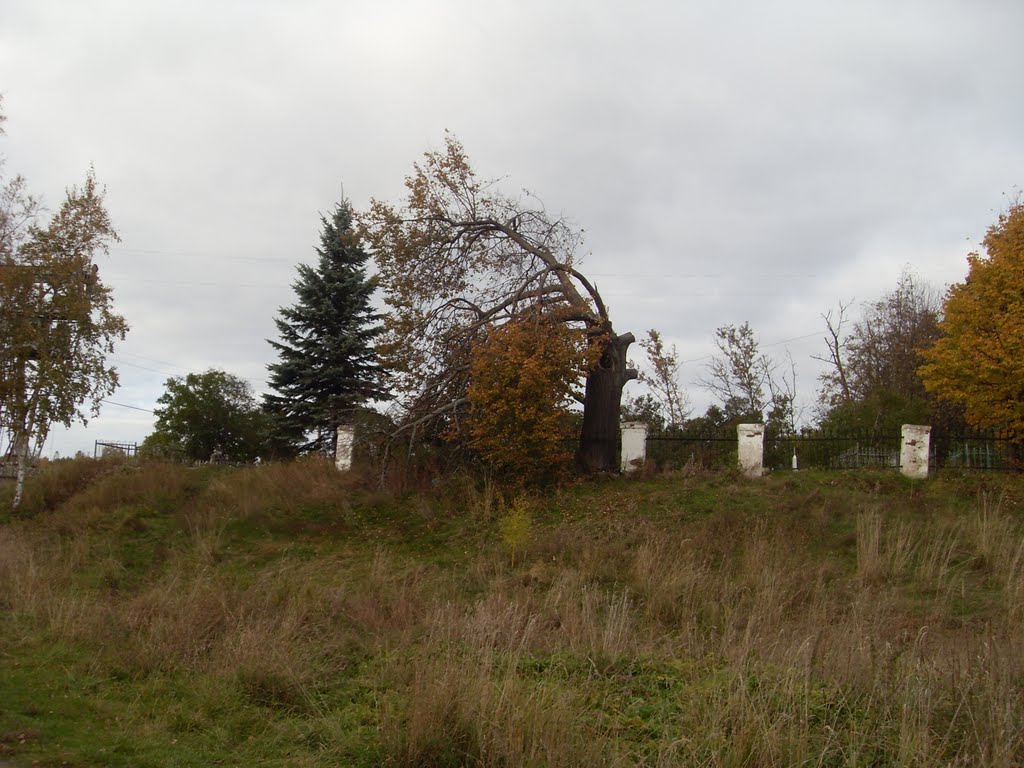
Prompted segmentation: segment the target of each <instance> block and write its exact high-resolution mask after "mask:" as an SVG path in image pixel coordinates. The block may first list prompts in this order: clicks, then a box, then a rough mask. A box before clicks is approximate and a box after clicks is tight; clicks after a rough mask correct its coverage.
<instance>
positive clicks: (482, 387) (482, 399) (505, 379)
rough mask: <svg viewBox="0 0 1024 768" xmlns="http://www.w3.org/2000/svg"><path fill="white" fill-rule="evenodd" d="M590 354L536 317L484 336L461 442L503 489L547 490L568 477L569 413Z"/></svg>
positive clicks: (570, 334)
mask: <svg viewBox="0 0 1024 768" xmlns="http://www.w3.org/2000/svg"><path fill="white" fill-rule="evenodd" d="M590 348H591V347H589V345H588V344H587V338H586V334H585V333H584V332H583V331H582V330H580V329H578V328H573V327H571V326H570V325H567V324H565V323H564V322H562V321H561V320H559V319H558V318H557V316H552V315H550V314H547V313H544V312H542V311H534V312H527V313H524V314H521V315H520V316H518V317H516V318H514V319H512V320H510V321H509V322H506V323H504V324H502V325H499V326H496V327H494V328H491V329H489V330H488V332H487V333H486V334H485V335H483V336H482V337H481V338H480V339H479V340H478V341H477V342H476V343H475V344H474V345H473V351H472V354H471V363H470V378H469V390H468V399H469V405H470V407H469V412H468V426H467V432H468V435H467V436H468V440H467V441H466V442H467V444H468V445H469V447H470V448H472V449H474V450H475V451H477V452H478V453H479V454H480V456H481V457H482V458H483V459H484V460H485V461H486V462H487V463H488V464H490V465H491V466H492V467H493V468H494V469H495V470H496V471H497V472H498V474H499V475H500V476H501V477H502V478H503V479H504V480H505V481H506V482H513V483H516V484H524V485H528V484H535V483H545V482H552V481H556V480H558V479H559V478H560V477H561V476H563V475H564V474H565V473H566V472H567V471H568V470H569V468H570V466H571V463H572V458H573V451H572V439H573V438H574V437H575V435H574V430H573V428H572V418H571V415H570V411H569V407H570V404H571V403H572V401H573V399H574V394H575V385H576V383H577V382H578V381H580V379H581V378H582V377H583V376H585V375H586V371H587V368H588V367H589V364H590V362H591V361H590V360H589V358H588V354H587V353H588V349H590Z"/></svg>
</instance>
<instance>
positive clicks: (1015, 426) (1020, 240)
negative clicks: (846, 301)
mask: <svg viewBox="0 0 1024 768" xmlns="http://www.w3.org/2000/svg"><path fill="white" fill-rule="evenodd" d="M984 244H985V250H986V252H987V256H984V257H983V256H981V255H979V254H977V253H972V254H970V255H969V256H968V257H967V263H968V265H969V271H968V275H967V279H966V280H965V281H964V282H963V283H958V284H955V285H953V286H952V287H950V289H949V293H948V294H947V295H946V301H945V307H944V316H943V319H942V321H941V322H940V324H939V330H940V331H941V333H942V336H941V338H939V340H938V341H937V342H936V343H935V344H934V345H933V346H932V347H931V348H930V349H927V350H924V352H923V357H924V360H925V364H924V365H923V366H922V367H921V370H920V375H921V379H922V381H923V382H924V385H925V387H926V388H927V389H928V391H929V392H931V393H933V394H935V395H936V396H938V397H940V398H942V399H944V400H949V401H951V402H955V403H959V404H960V405H962V406H963V407H964V408H965V411H966V417H967V420H968V422H969V423H971V424H972V425H974V426H976V427H982V428H992V429H1002V430H1006V431H1007V432H1009V433H1010V435H1011V436H1013V437H1014V438H1015V439H1016V440H1018V441H1024V204H1020V203H1018V204H1016V205H1013V206H1011V207H1010V209H1009V210H1008V211H1007V212H1006V213H1004V214H1002V215H1000V217H999V221H998V222H997V223H996V224H995V225H994V226H992V227H991V228H990V229H989V231H988V235H987V236H986V237H985V240H984Z"/></svg>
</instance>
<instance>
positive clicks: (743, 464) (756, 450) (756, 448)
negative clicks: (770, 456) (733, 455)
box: [736, 424, 764, 477]
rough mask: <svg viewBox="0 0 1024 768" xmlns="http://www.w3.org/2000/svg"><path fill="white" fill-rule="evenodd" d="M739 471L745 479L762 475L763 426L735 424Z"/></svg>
mask: <svg viewBox="0 0 1024 768" xmlns="http://www.w3.org/2000/svg"><path fill="white" fill-rule="evenodd" d="M736 434H737V436H738V438H739V465H740V471H742V472H743V474H745V475H746V476H747V477H761V475H763V474H764V424H737V425H736Z"/></svg>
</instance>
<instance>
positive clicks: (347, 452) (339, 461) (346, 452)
mask: <svg viewBox="0 0 1024 768" xmlns="http://www.w3.org/2000/svg"><path fill="white" fill-rule="evenodd" d="M355 436H356V428H355V427H353V426H352V425H351V424H343V425H342V426H340V427H338V444H337V447H336V448H335V451H334V466H336V467H337V468H338V471H339V472H348V471H349V470H350V469H352V444H353V443H354V442H355Z"/></svg>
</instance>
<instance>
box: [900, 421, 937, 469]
mask: <svg viewBox="0 0 1024 768" xmlns="http://www.w3.org/2000/svg"><path fill="white" fill-rule="evenodd" d="M931 439H932V428H931V427H922V426H920V425H917V424H904V425H903V444H902V445H901V446H900V472H902V473H903V474H904V475H906V476H907V477H913V478H915V479H917V480H924V479H926V478H927V477H928V454H929V453H930V450H929V448H930V445H931Z"/></svg>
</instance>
